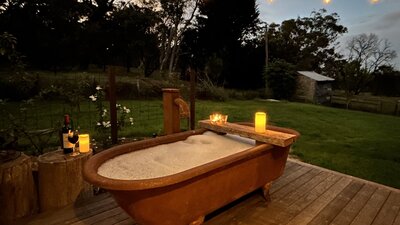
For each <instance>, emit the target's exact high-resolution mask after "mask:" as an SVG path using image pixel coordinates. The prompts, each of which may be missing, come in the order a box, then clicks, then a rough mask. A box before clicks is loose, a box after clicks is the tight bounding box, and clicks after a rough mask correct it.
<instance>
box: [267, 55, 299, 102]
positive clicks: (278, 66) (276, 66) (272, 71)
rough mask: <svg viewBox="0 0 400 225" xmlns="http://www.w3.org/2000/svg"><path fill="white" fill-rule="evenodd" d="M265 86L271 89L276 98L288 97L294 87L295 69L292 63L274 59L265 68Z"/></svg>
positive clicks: (290, 95)
mask: <svg viewBox="0 0 400 225" xmlns="http://www.w3.org/2000/svg"><path fill="white" fill-rule="evenodd" d="M264 76H265V80H266V81H267V84H266V86H267V87H268V88H269V89H270V90H272V95H273V97H274V98H276V99H290V98H291V97H292V96H293V94H294V91H295V88H296V71H295V67H294V65H292V64H290V63H288V62H286V61H284V60H276V61H274V62H272V63H271V64H269V65H268V67H267V68H266V69H265V73H264Z"/></svg>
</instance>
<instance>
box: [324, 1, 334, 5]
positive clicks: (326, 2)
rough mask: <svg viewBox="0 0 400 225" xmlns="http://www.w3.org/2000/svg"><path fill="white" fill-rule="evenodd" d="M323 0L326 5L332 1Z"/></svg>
mask: <svg viewBox="0 0 400 225" xmlns="http://www.w3.org/2000/svg"><path fill="white" fill-rule="evenodd" d="M323 2H324V4H325V5H328V4H330V3H331V2H332V0H323Z"/></svg>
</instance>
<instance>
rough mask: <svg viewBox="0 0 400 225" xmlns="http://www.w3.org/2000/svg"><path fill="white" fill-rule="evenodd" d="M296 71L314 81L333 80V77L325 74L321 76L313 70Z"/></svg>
mask: <svg viewBox="0 0 400 225" xmlns="http://www.w3.org/2000/svg"><path fill="white" fill-rule="evenodd" d="M297 73H299V74H301V75H303V76H306V77H309V78H311V79H313V80H315V81H334V80H335V79H333V78H331V77H327V76H323V75H321V74H318V73H316V72H314V71H297Z"/></svg>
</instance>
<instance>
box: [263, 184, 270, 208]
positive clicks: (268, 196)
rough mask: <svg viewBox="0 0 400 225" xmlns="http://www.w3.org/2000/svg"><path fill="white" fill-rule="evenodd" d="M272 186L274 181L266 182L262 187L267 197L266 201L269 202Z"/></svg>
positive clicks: (265, 197)
mask: <svg viewBox="0 0 400 225" xmlns="http://www.w3.org/2000/svg"><path fill="white" fill-rule="evenodd" d="M271 186H272V182H269V183H267V184H265V185H264V186H263V187H262V191H263V196H264V199H265V202H266V203H267V204H268V203H269V202H271V196H270V195H269V189H271Z"/></svg>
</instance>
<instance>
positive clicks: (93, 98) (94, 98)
mask: <svg viewBox="0 0 400 225" xmlns="http://www.w3.org/2000/svg"><path fill="white" fill-rule="evenodd" d="M89 98H90V99H92V101H93V102H95V101H96V100H97V96H96V95H91V96H89Z"/></svg>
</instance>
